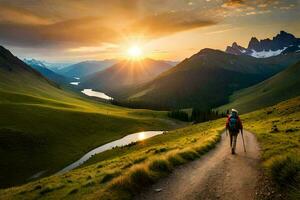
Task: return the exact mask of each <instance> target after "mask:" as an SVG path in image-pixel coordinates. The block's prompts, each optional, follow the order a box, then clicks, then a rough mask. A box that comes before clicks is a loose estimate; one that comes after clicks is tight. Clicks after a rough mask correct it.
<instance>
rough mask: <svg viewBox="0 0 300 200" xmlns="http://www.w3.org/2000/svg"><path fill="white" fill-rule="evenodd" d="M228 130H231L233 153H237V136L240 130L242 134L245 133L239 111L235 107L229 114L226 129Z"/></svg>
mask: <svg viewBox="0 0 300 200" xmlns="http://www.w3.org/2000/svg"><path fill="white" fill-rule="evenodd" d="M227 130H229V136H230V147H231V153H232V154H235V148H236V140H237V136H238V134H239V132H240V131H241V134H243V124H242V121H241V119H240V117H239V116H238V111H237V110H235V109H232V110H231V114H230V115H228V118H227V122H226V131H227Z"/></svg>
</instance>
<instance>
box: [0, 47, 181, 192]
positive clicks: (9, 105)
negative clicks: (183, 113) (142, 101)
mask: <svg viewBox="0 0 300 200" xmlns="http://www.w3.org/2000/svg"><path fill="white" fill-rule="evenodd" d="M0 80H1V81H0V110H1V112H0V157H1V162H0V180H1V181H0V187H9V186H13V185H15V184H21V183H24V182H27V181H29V180H30V177H32V176H33V175H35V174H37V173H40V174H41V175H42V176H46V175H49V174H53V173H54V172H56V171H58V170H60V169H62V168H63V167H65V166H66V165H67V164H69V163H71V162H73V161H75V160H77V159H78V158H80V157H81V156H82V155H83V154H84V153H86V152H87V151H89V150H90V149H92V148H95V147H97V146H99V145H102V144H104V143H107V142H109V141H112V140H115V139H118V138H120V137H122V136H124V135H127V134H130V133H134V132H138V131H144V130H168V129H171V128H172V127H174V123H173V122H171V121H170V120H168V119H167V117H166V113H164V112H153V111H149V110H131V109H126V108H121V107H117V106H112V105H110V104H104V103H98V102H95V101H91V100H88V99H86V98H84V97H83V96H79V95H77V94H75V93H71V92H66V91H64V90H61V89H60V88H58V86H56V85H55V84H54V83H52V82H50V81H49V80H47V79H46V78H44V77H43V76H42V75H41V74H40V73H38V72H37V71H35V70H33V69H32V68H30V67H29V66H27V65H26V64H25V63H23V62H22V61H21V60H19V59H18V58H16V57H14V56H13V55H12V54H11V53H10V52H9V51H8V50H6V49H4V48H3V47H0ZM175 125H176V124H175Z"/></svg>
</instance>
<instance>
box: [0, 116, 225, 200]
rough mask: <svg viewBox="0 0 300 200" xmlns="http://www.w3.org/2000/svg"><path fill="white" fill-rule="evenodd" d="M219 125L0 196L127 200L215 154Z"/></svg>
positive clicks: (170, 135) (172, 135) (121, 152)
mask: <svg viewBox="0 0 300 200" xmlns="http://www.w3.org/2000/svg"><path fill="white" fill-rule="evenodd" d="M223 125H224V119H221V120H217V121H213V122H207V123H203V124H198V125H193V126H189V127H186V128H182V129H177V130H174V131H170V132H167V133H165V134H163V135H159V136H156V137H153V138H151V139H148V140H145V141H142V142H138V143H135V144H132V145H129V146H127V147H122V148H115V149H112V150H109V151H106V152H103V153H101V154H98V155H96V156H95V157H93V158H92V159H91V160H89V161H88V162H87V163H86V164H85V165H84V166H82V167H81V168H79V169H75V170H73V171H70V172H68V173H66V174H63V175H56V176H51V177H48V178H44V179H41V180H39V181H35V182H31V183H28V184H26V185H23V186H20V187H14V188H11V189H6V190H0V198H4V199H5V198H8V199H32V198H41V199H60V198H65V199H120V198H122V199H130V198H131V197H132V195H133V194H134V193H135V192H136V191H138V190H139V189H141V188H143V187H145V186H147V185H148V184H151V183H153V182H155V181H156V180H157V179H158V178H160V177H163V176H165V175H167V174H168V173H170V172H171V171H172V169H173V168H174V167H176V166H177V165H181V164H184V163H186V162H189V161H192V160H194V159H196V158H198V157H200V156H201V155H202V154H204V153H205V152H207V151H208V150H209V149H211V148H213V147H214V145H215V144H216V143H217V141H218V140H219V139H220V133H221V131H222V129H223Z"/></svg>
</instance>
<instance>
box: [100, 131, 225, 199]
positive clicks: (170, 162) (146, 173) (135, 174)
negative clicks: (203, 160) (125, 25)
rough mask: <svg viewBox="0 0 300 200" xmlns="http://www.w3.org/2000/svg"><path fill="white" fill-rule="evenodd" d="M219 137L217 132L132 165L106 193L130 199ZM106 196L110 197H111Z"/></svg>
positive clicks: (207, 149)
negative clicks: (196, 142)
mask: <svg viewBox="0 0 300 200" xmlns="http://www.w3.org/2000/svg"><path fill="white" fill-rule="evenodd" d="M220 139H221V134H220V133H219V134H217V135H215V136H213V137H211V138H209V139H208V140H206V141H205V142H203V143H201V144H200V145H195V146H194V147H187V148H184V149H181V150H173V151H170V152H168V153H166V155H161V156H156V157H154V158H152V159H150V160H148V161H146V162H144V163H141V164H137V165H134V166H133V167H131V168H130V170H129V171H128V173H126V174H123V175H121V176H119V177H118V178H116V179H114V180H113V181H112V183H111V184H110V187H108V191H109V192H107V194H112V193H123V194H124V193H127V195H125V196H126V197H128V198H129V199H130V198H132V196H133V195H134V194H136V193H137V192H139V191H140V190H142V189H144V188H146V187H148V186H149V185H151V184H153V183H155V182H156V181H157V180H159V179H160V178H162V177H164V176H166V175H168V174H169V173H171V172H172V171H173V169H175V168H176V167H177V166H179V165H182V164H185V163H188V162H190V161H193V160H195V159H197V158H199V157H201V155H203V154H204V153H205V152H208V151H209V150H210V149H212V148H214V147H215V146H216V144H217V143H218V142H219V141H220ZM106 198H108V199H111V197H106Z"/></svg>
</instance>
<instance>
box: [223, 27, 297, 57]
mask: <svg viewBox="0 0 300 200" xmlns="http://www.w3.org/2000/svg"><path fill="white" fill-rule="evenodd" d="M297 51H300V38H296V37H295V36H294V35H292V34H290V33H287V32H285V31H280V33H279V34H277V35H276V36H275V37H273V39H269V38H267V39H263V40H260V41H259V40H258V39H257V38H256V37H252V38H251V40H250V42H249V45H248V47H247V48H245V47H242V46H240V45H238V44H237V43H236V42H234V43H233V44H232V46H228V47H227V48H226V51H225V52H226V53H230V54H234V55H249V56H253V57H256V58H267V57H272V56H277V55H280V54H287V53H292V52H297Z"/></svg>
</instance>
